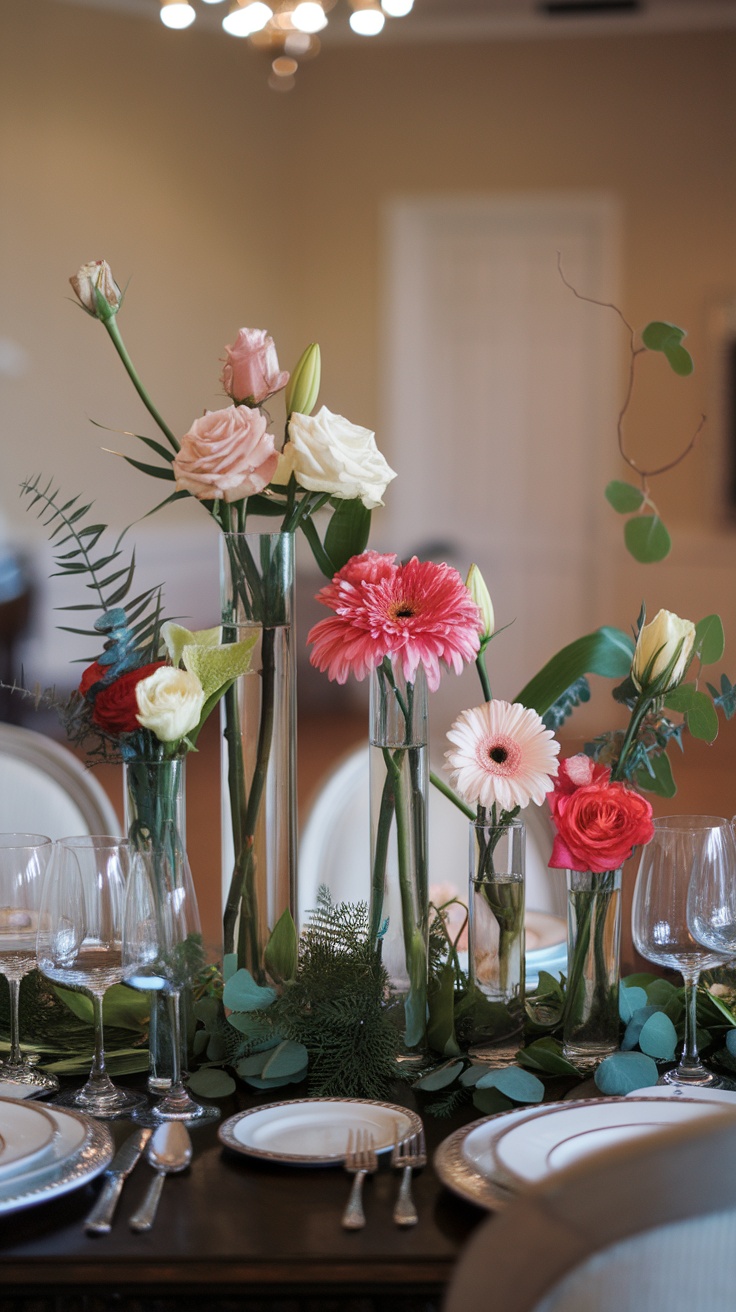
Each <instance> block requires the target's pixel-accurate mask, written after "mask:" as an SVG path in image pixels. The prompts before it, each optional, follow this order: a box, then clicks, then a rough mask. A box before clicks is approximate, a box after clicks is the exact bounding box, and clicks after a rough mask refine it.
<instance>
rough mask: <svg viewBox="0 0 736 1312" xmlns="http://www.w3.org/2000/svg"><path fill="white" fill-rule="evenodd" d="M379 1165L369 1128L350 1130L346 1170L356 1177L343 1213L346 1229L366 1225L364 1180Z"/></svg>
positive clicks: (355, 1228)
mask: <svg viewBox="0 0 736 1312" xmlns="http://www.w3.org/2000/svg"><path fill="white" fill-rule="evenodd" d="M377 1166H378V1158H377V1157H376V1150H375V1140H374V1138H373V1135H372V1134H369V1133H368V1131H367V1130H356V1131H355V1133H353V1131H352V1130H350V1131H349V1133H348V1146H347V1151H346V1153H345V1170H346V1171H347V1172H348V1174H349V1175H354V1176H355V1179H354V1180H353V1187H352V1189H351V1190H350V1197H349V1199H348V1204H347V1207H346V1208H345V1211H344V1212H343V1215H342V1223H343V1226H344V1228H345V1229H346V1230H362V1228H363V1226H364V1225H365V1213H364V1211H363V1181H364V1180H365V1177H366V1176H367V1175H372V1174H373V1172H374V1171H375V1169H376V1167H377Z"/></svg>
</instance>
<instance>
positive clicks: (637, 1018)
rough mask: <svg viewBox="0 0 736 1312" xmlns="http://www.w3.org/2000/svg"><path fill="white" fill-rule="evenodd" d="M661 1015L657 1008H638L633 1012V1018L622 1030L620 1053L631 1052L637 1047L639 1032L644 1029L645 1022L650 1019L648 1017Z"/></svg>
mask: <svg viewBox="0 0 736 1312" xmlns="http://www.w3.org/2000/svg"><path fill="white" fill-rule="evenodd" d="M661 1014H662V1013H661V1011H660V1008H659V1007H651V1006H647V1007H639V1009H638V1011H635V1012H634V1014H633V1016H632V1017H631V1020H630V1021H629V1022H628V1024H627V1026H626V1029H625V1030H624V1035H623V1038H622V1040H621V1051H622V1052H631V1050H632V1048H636V1047H638V1046H639V1038H640V1036H641V1032H642V1030H643V1029H644V1026H645V1025H646V1023H647V1021H648V1020H649V1019H650V1017H652V1016H656V1015H661Z"/></svg>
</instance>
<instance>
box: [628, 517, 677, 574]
mask: <svg viewBox="0 0 736 1312" xmlns="http://www.w3.org/2000/svg"><path fill="white" fill-rule="evenodd" d="M624 542H625V543H626V547H627V550H628V551H629V553H630V555H632V556H633V557H634V560H638V561H639V563H640V564H641V565H653V564H654V563H655V562H656V561H658V560H664V558H665V556H668V555H669V553H670V550H671V547H672V539H671V537H670V535H669V533H668V532H667V529H666V528H665V526H664V524H663V523H662V521H661V519H660V518H659V515H634V516H633V518H631V519H628V520H627V521H626V525H625V527H624Z"/></svg>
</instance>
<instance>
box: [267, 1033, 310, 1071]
mask: <svg viewBox="0 0 736 1312" xmlns="http://www.w3.org/2000/svg"><path fill="white" fill-rule="evenodd" d="M308 1064H309V1055H308V1053H307V1050H306V1048H305V1047H304V1044H303V1043H295V1042H294V1040H293V1039H284V1041H283V1042H282V1043H280V1044H279V1045H278V1047H277V1048H274V1049H273V1050H272V1051H271V1052H269V1053H267V1054H266V1061H265V1064H264V1066H263V1067H262V1070H261V1075H262V1076H263V1078H264V1080H273V1079H283V1078H285V1077H286V1076H287V1075H288V1076H289V1077H291V1078H293V1077H294V1076H295V1075H297V1074H299V1073H301V1072H303V1071H304V1070H305V1069H306V1067H307V1065H308Z"/></svg>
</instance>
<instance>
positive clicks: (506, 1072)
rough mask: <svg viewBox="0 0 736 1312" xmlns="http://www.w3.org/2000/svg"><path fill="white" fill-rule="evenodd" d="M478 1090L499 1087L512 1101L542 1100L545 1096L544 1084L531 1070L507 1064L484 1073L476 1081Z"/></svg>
mask: <svg viewBox="0 0 736 1312" xmlns="http://www.w3.org/2000/svg"><path fill="white" fill-rule="evenodd" d="M475 1087H476V1090H480V1089H498V1091H499V1093H502V1094H503V1095H504V1097H506V1098H510V1099H511V1101H512V1102H541V1101H542V1099H543V1098H544V1085H543V1084H542V1081H541V1080H538V1079H537V1077H536V1075H532V1073H531V1071H525V1070H522V1069H521V1067H520V1066H506V1067H504V1068H503V1069H501V1070H491V1071H489V1072H488V1074H487V1075H482V1076H481V1078H480V1079H479V1080H478V1081H477V1083H476V1086H475Z"/></svg>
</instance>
